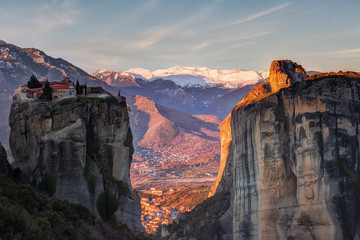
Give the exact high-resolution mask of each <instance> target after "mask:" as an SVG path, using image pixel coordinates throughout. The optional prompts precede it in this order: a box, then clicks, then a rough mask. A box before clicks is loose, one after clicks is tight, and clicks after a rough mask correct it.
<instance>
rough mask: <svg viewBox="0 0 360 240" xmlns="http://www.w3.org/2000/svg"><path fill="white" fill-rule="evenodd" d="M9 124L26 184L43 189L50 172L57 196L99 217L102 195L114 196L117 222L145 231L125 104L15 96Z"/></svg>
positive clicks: (13, 147) (14, 148)
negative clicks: (131, 174) (132, 170)
mask: <svg viewBox="0 0 360 240" xmlns="http://www.w3.org/2000/svg"><path fill="white" fill-rule="evenodd" d="M9 123H10V127H11V134H10V147H11V150H12V153H13V156H14V158H15V165H16V167H19V168H20V169H21V171H22V174H21V177H22V178H23V179H24V180H25V181H26V182H28V183H30V184H32V185H33V186H35V187H36V186H39V182H41V180H42V178H43V176H44V174H45V173H51V174H53V175H55V178H56V191H55V194H54V197H56V198H60V199H67V200H69V201H70V202H73V203H79V204H82V205H84V206H86V207H87V208H89V210H90V211H91V212H93V213H94V214H96V215H98V211H97V208H96V201H97V200H98V198H99V195H100V194H101V193H103V192H110V193H112V194H113V195H114V196H115V197H116V198H117V200H118V201H119V203H120V205H119V208H118V210H117V211H116V213H115V215H116V217H117V219H118V221H119V222H122V223H126V224H127V225H128V227H129V228H130V229H132V230H133V231H135V232H143V228H142V226H141V222H140V214H141V207H140V202H139V197H138V196H137V194H136V193H135V192H134V191H133V190H132V187H131V183H130V179H129V169H130V164H131V158H132V153H133V146H132V134H131V129H130V127H129V117H128V112H127V109H126V104H125V106H123V104H120V103H119V102H118V101H117V100H116V99H115V98H110V99H99V98H97V99H91V98H82V99H81V100H78V99H75V98H68V99H63V100H58V101H53V102H33V101H28V100H26V99H21V98H20V97H19V95H15V97H14V101H13V104H12V107H11V113H10V117H9ZM98 216H99V215H98Z"/></svg>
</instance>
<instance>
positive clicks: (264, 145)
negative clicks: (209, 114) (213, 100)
mask: <svg viewBox="0 0 360 240" xmlns="http://www.w3.org/2000/svg"><path fill="white" fill-rule="evenodd" d="M281 62H282V61H278V62H275V63H274V62H273V63H272V65H271V66H272V67H271V70H273V66H285V67H277V68H276V72H277V74H275V75H274V74H272V73H271V72H270V82H269V84H268V85H267V84H264V85H263V86H258V87H257V89H254V91H253V92H250V93H249V96H248V97H247V98H246V97H245V98H244V99H243V100H242V101H240V102H239V103H238V104H237V106H235V107H234V109H233V110H232V112H231V114H230V115H229V116H228V118H227V119H225V120H224V122H223V123H222V128H221V131H222V132H221V134H223V133H225V134H226V135H228V138H227V139H224V140H223V139H222V143H223V142H226V141H228V139H230V140H231V142H230V143H229V142H227V143H226V145H225V146H224V147H225V148H226V149H225V151H223V149H222V153H224V156H221V160H222V161H226V162H222V163H221V164H220V165H221V166H223V169H220V170H219V175H221V179H219V180H218V181H217V182H215V184H214V186H213V189H212V192H213V193H215V192H216V193H219V192H223V191H230V192H231V197H230V203H231V205H232V207H231V208H229V210H228V211H231V214H230V218H232V227H233V229H232V230H231V231H232V232H231V235H232V238H233V239H357V238H359V237H360V233H359V229H360V221H359V216H360V213H359V208H358V207H357V206H359V204H360V196H359V187H360V185H359V173H360V168H359V167H358V166H359V159H360V145H359V140H360V134H359V121H360V115H359V112H360V75H359V74H356V73H342V72H340V73H330V74H322V75H317V76H316V75H315V76H312V77H311V78H308V79H305V81H303V80H304V72H303V71H302V70H301V68H299V65H297V64H295V63H291V62H289V61H286V64H285V65H283V64H282V63H281ZM289 72H290V73H294V74H293V75H291V74H289ZM290 75H291V76H290ZM273 76H280V77H278V78H273ZM294 76H295V77H296V78H297V79H299V80H295V81H294V80H291V79H292V78H293V77H294ZM289 79H290V80H291V81H288V80H289ZM284 82H285V83H286V84H288V83H290V84H292V85H290V86H285V87H286V88H282V86H283V83H284ZM269 87H270V90H269ZM267 88H268V89H267ZM281 88H282V89H281ZM264 89H265V90H264ZM259 92H260V93H259ZM229 133H230V134H229ZM222 148H223V147H222ZM224 173H225V174H224ZM228 182H231V183H232V184H231V185H229V184H227V183H228ZM224 186H226V187H225V188H224ZM215 189H217V190H215Z"/></svg>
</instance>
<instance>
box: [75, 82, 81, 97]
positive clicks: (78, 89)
mask: <svg viewBox="0 0 360 240" xmlns="http://www.w3.org/2000/svg"><path fill="white" fill-rule="evenodd" d="M75 89H76V95H80V83H79V80H76V88H75Z"/></svg>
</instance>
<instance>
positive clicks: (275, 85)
mask: <svg viewBox="0 0 360 240" xmlns="http://www.w3.org/2000/svg"><path fill="white" fill-rule="evenodd" d="M306 77H307V74H306V71H305V70H304V69H303V68H302V67H301V65H298V64H296V63H293V62H292V61H290V60H275V61H273V62H272V63H271V66H270V75H269V81H270V85H271V90H272V92H277V91H279V90H280V89H281V88H285V87H289V86H290V85H291V84H293V83H295V82H302V81H304V79H305V78H306Z"/></svg>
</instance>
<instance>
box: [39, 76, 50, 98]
mask: <svg viewBox="0 0 360 240" xmlns="http://www.w3.org/2000/svg"><path fill="white" fill-rule="evenodd" d="M42 91H43V92H42V94H41V96H40V99H41V100H45V101H51V100H52V97H53V95H52V88H51V87H50V83H49V81H48V80H46V83H45V85H44V87H43V89H42Z"/></svg>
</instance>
